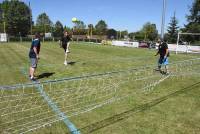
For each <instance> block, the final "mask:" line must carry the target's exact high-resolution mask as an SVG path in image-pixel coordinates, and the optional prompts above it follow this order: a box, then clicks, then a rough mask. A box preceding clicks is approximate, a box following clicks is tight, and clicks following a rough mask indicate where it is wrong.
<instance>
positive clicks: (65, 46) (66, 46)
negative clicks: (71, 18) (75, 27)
mask: <svg viewBox="0 0 200 134" xmlns="http://www.w3.org/2000/svg"><path fill="white" fill-rule="evenodd" d="M68 46H69V42H68V43H67V44H63V45H62V48H63V49H64V51H65V52H66V50H67V49H68Z"/></svg>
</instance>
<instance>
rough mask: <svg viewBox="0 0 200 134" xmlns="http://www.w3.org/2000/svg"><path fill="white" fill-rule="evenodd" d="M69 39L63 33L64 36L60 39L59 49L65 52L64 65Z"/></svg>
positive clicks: (66, 34)
mask: <svg viewBox="0 0 200 134" xmlns="http://www.w3.org/2000/svg"><path fill="white" fill-rule="evenodd" d="M70 41H71V38H70V36H69V34H68V33H67V32H66V31H65V32H64V36H63V37H62V38H61V39H60V47H62V48H63V49H64V51H65V61H64V64H65V65H67V53H69V44H70Z"/></svg>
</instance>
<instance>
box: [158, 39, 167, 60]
mask: <svg viewBox="0 0 200 134" xmlns="http://www.w3.org/2000/svg"><path fill="white" fill-rule="evenodd" d="M167 49H168V45H167V43H165V42H163V43H161V44H160V45H159V46H158V52H159V54H160V56H161V57H162V58H164V56H165V54H166V50H167ZM168 56H169V52H168V54H167V57H168Z"/></svg>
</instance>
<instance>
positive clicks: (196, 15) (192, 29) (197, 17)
mask: <svg viewBox="0 0 200 134" xmlns="http://www.w3.org/2000/svg"><path fill="white" fill-rule="evenodd" d="M189 12H190V14H189V15H187V16H186V17H187V21H188V24H186V25H185V28H184V29H182V31H183V32H189V33H200V0H194V2H193V4H192V6H191V8H190V10H189ZM185 40H188V41H197V40H200V37H199V36H195V37H194V36H193V37H192V36H185Z"/></svg>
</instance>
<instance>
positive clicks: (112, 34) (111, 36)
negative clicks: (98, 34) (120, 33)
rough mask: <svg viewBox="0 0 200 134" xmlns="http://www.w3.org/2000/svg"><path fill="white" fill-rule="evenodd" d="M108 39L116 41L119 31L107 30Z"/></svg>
mask: <svg viewBox="0 0 200 134" xmlns="http://www.w3.org/2000/svg"><path fill="white" fill-rule="evenodd" d="M107 37H108V39H116V38H117V31H116V30H115V29H108V30H107Z"/></svg>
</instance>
